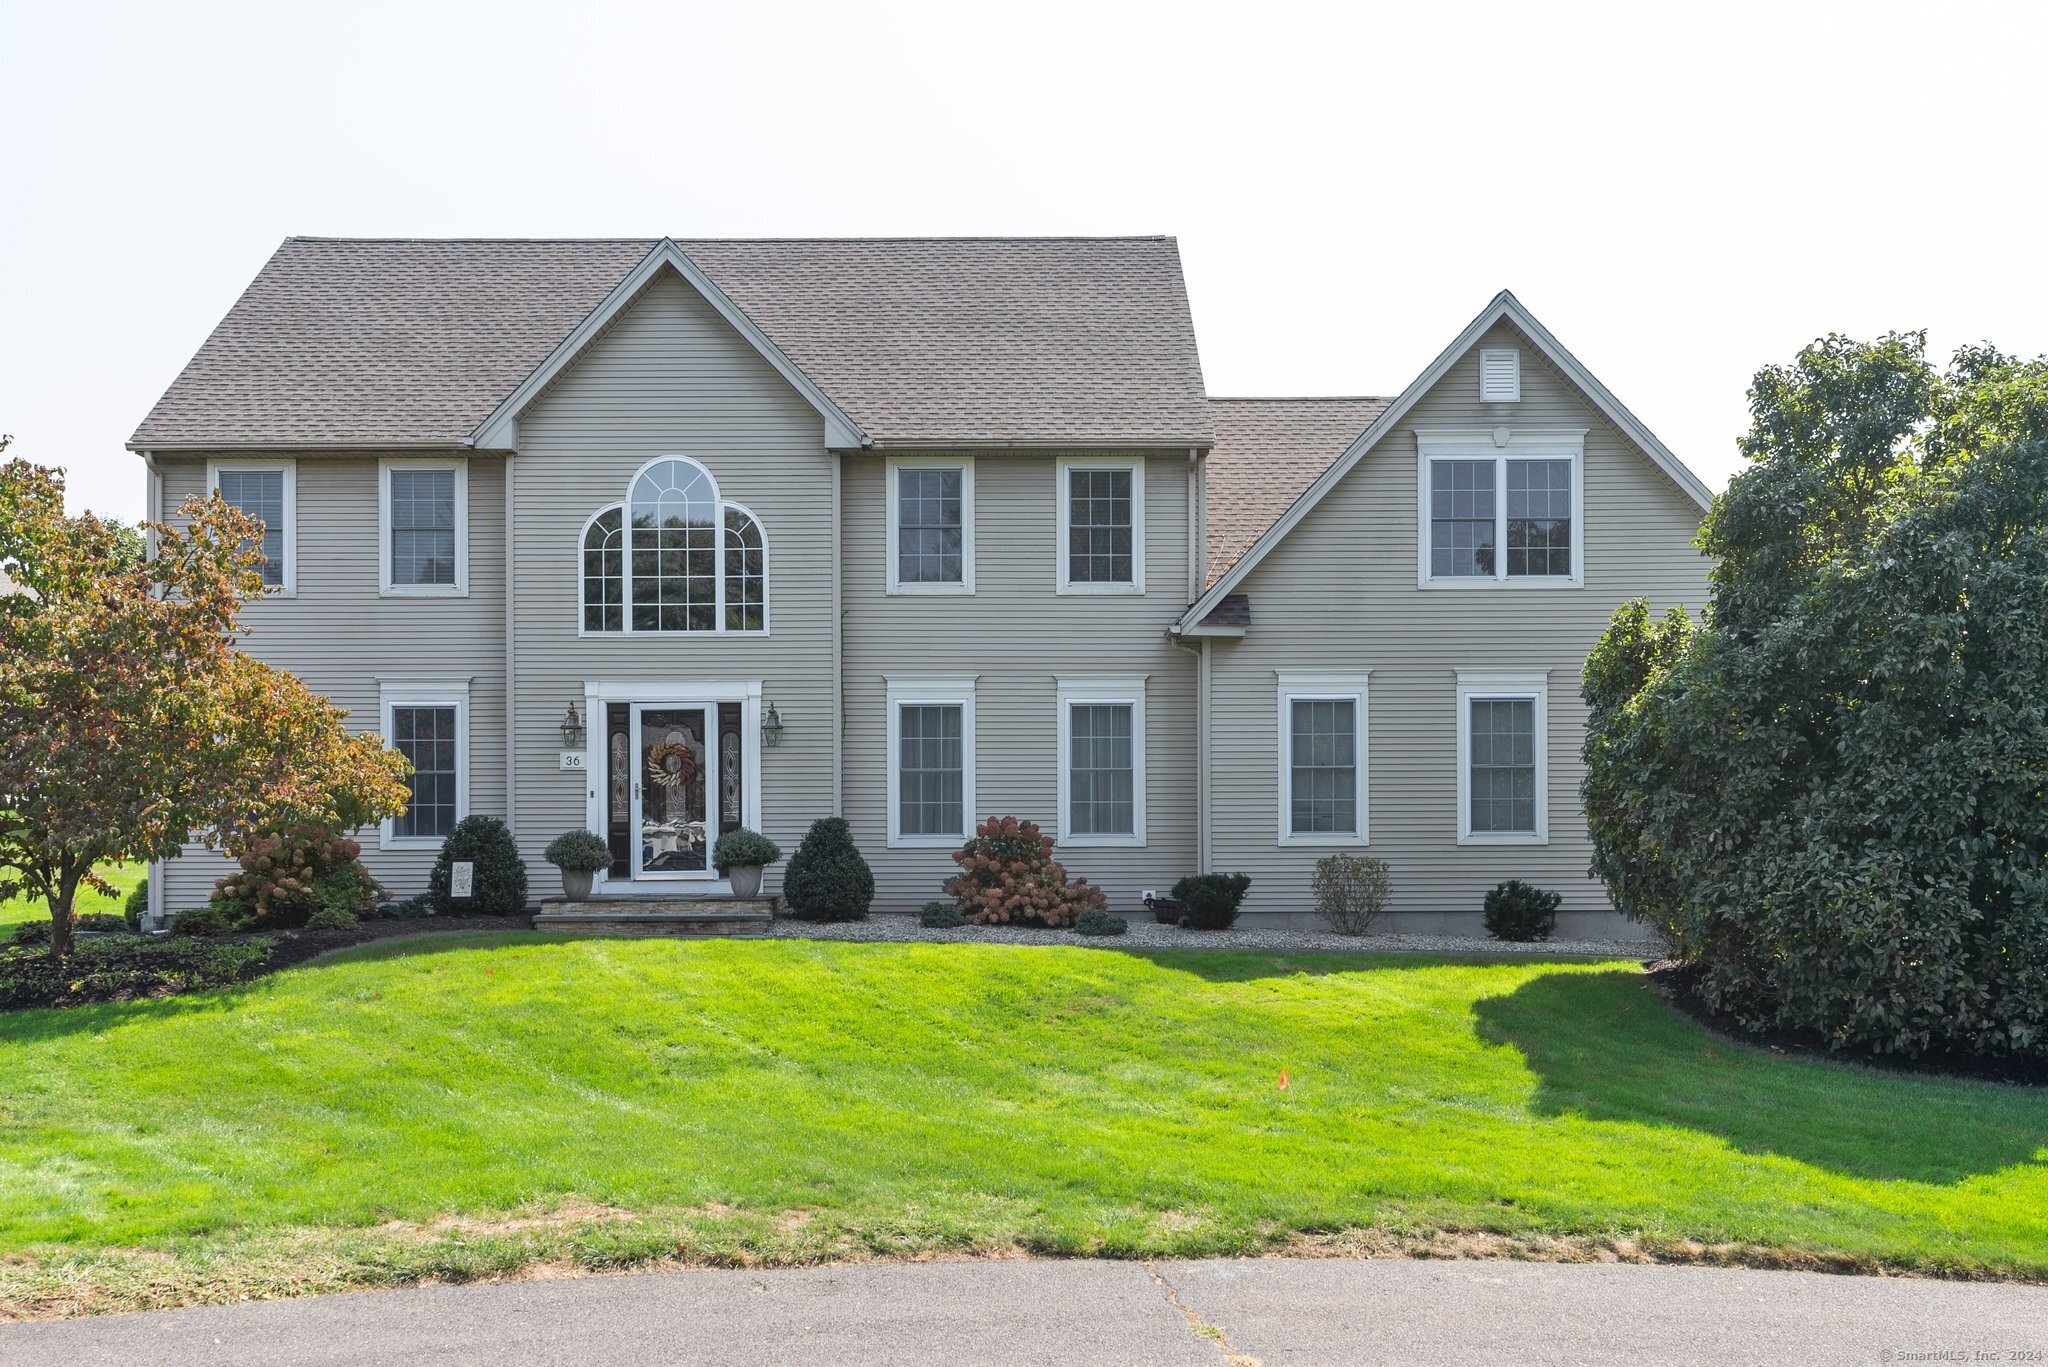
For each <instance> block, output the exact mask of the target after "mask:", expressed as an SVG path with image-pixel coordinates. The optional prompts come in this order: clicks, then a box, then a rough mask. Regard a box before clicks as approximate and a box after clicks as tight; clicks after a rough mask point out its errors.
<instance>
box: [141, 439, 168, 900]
mask: <svg viewBox="0 0 2048 1367" xmlns="http://www.w3.org/2000/svg"><path fill="white" fill-rule="evenodd" d="M142 468H143V470H144V471H145V472H146V473H145V474H144V476H143V494H142V518H143V521H145V522H161V521H163V520H164V472H163V471H162V470H160V469H158V468H157V463H156V453H155V452H153V451H144V452H143V453H142ZM157 550H158V547H157V539H156V533H155V532H144V533H143V534H142V554H143V558H144V559H146V560H154V559H156V557H157ZM144 876H145V877H146V878H148V879H149V898H148V901H147V903H146V905H145V906H144V908H143V919H144V920H145V921H146V922H147V924H145V925H144V926H143V927H142V928H143V929H144V930H156V929H158V928H159V927H161V926H162V925H163V923H164V861H163V860H161V859H152V860H150V861H149V870H148V872H147V873H146V874H145V875H144Z"/></svg>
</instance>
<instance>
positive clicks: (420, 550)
mask: <svg viewBox="0 0 2048 1367" xmlns="http://www.w3.org/2000/svg"><path fill="white" fill-rule="evenodd" d="M377 473H378V480H379V485H378V498H377V503H378V511H379V517H378V522H379V523H380V528H379V535H380V538H381V541H380V546H379V552H378V561H379V568H380V571H381V574H382V580H381V585H380V591H381V592H383V593H385V594H402V595H415V594H417V595H434V594H445V595H451V596H460V595H462V594H466V593H468V592H469V466H468V464H467V463H466V462H463V461H429V460H384V461H380V462H378V472H377Z"/></svg>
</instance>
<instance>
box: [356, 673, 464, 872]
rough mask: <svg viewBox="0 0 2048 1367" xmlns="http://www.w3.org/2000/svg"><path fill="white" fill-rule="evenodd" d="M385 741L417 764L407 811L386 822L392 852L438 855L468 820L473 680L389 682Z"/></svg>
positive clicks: (384, 842)
mask: <svg viewBox="0 0 2048 1367" xmlns="http://www.w3.org/2000/svg"><path fill="white" fill-rule="evenodd" d="M378 695H379V702H380V704H381V708H382V711H383V716H384V739H385V741H386V743H387V744H389V745H390V746H391V748H392V749H394V750H396V751H398V753H400V754H401V755H404V756H405V757H406V759H407V760H409V761H410V762H411V764H412V776H411V777H410V778H408V779H407V780H406V786H407V788H408V789H409V790H410V793H409V798H408V801H407V802H406V807H405V810H404V811H403V812H400V813H399V814H398V815H397V816H394V817H390V818H388V819H386V821H385V822H384V827H383V831H382V837H381V840H380V844H381V846H382V847H383V848H384V849H387V850H437V849H439V848H441V842H442V841H443V840H445V839H446V838H447V837H448V834H449V832H451V831H453V830H454V829H455V824H456V823H457V822H459V821H461V820H462V818H464V817H465V816H468V815H469V680H467V679H460V678H458V679H384V680H380V681H379V684H378Z"/></svg>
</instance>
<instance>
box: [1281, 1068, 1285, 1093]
mask: <svg viewBox="0 0 2048 1367" xmlns="http://www.w3.org/2000/svg"><path fill="white" fill-rule="evenodd" d="M1280 1090H1281V1091H1283V1092H1284V1091H1286V1090H1287V1069H1286V1068H1285V1067H1284V1066H1283V1067H1282V1068H1281V1069H1280Z"/></svg>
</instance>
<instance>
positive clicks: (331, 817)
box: [0, 460, 406, 958]
mask: <svg viewBox="0 0 2048 1367" xmlns="http://www.w3.org/2000/svg"><path fill="white" fill-rule="evenodd" d="M181 511H182V513H183V515H184V517H185V518H186V519H187V522H188V525H187V526H186V527H185V528H184V529H183V530H179V529H174V528H171V527H155V528H153V529H152V530H153V531H154V532H155V533H156V536H157V555H156V557H155V558H154V559H152V560H148V561H143V560H137V559H134V558H132V557H131V556H130V555H129V554H128V553H127V551H126V549H125V548H124V546H123V544H122V538H121V535H120V532H119V530H118V529H117V528H116V527H115V526H114V525H112V524H109V523H108V522H105V521H103V520H101V519H99V518H96V517H93V516H92V515H91V514H89V513H88V514H85V515H83V516H79V517H66V516H65V515H64V484H63V479H62V476H61V475H59V474H58V472H56V471H54V470H48V469H44V468H43V467H41V466H37V465H31V464H29V463H28V462H27V461H22V460H14V461H7V462H5V463H0V562H8V563H9V574H10V575H11V577H12V578H13V579H14V581H15V584H16V586H17V589H18V591H17V592H14V593H11V594H8V595H5V596H0V899H4V898H7V897H11V896H13V895H15V894H16V893H18V892H23V891H26V892H28V893H29V894H31V895H34V896H37V897H40V898H42V899H43V900H44V901H45V902H46V903H47V904H48V906H49V908H50V919H51V924H52V933H51V937H50V950H51V953H52V954H54V955H56V956H57V957H59V958H62V957H64V956H66V955H68V954H69V953H70V952H71V949H72V931H73V928H74V915H73V906H74V902H75V899H76V896H77V893H78V889H79V888H80V887H93V888H97V889H99V890H101V891H103V892H111V891H112V889H111V888H109V887H108V886H107V884H106V883H105V881H104V880H102V879H101V878H100V877H99V876H98V875H97V874H95V873H94V872H93V870H94V869H95V868H96V867H98V866H100V865H102V864H106V863H110V862H113V861H137V860H148V859H158V858H163V857H166V856H169V855H172V854H175V853H176V852H177V850H178V847H179V846H180V845H181V844H182V843H183V842H184V841H185V840H187V839H188V838H194V837H196V838H198V839H201V840H203V841H205V842H207V843H209V844H215V845H218V844H229V845H233V844H235V843H236V842H238V841H243V840H247V839H249V838H251V837H253V836H255V835H258V834H262V833H265V832H274V831H282V830H287V829H290V828H292V827H294V826H301V825H312V826H318V827H320V828H322V829H327V830H335V831H345V830H351V829H354V828H355V827H357V826H360V825H363V824H365V823H367V822H370V821H375V820H378V819H380V818H381V817H383V816H385V815H388V814H392V813H395V812H397V811H400V810H403V808H404V805H405V801H406V787H405V781H404V776H405V761H404V759H403V758H402V757H401V756H398V755H396V754H393V753H392V752H390V751H387V750H385V749H384V747H383V745H382V743H381V742H380V741H379V740H378V738H377V737H375V736H365V735H351V734H349V733H348V732H347V731H346V730H344V729H343V727H342V718H343V717H344V715H346V714H345V713H343V712H342V711H341V710H340V709H338V708H336V707H335V706H334V705H333V704H332V703H330V702H328V701H327V700H326V699H325V698H322V697H320V696H318V695H316V694H314V693H313V692H311V691H310V690H309V689H307V688H306V686H305V685H304V684H302V683H300V682H299V681H298V680H297V679H296V678H294V677H293V676H291V675H290V674H286V673H284V672H283V671H281V670H276V669H272V668H270V667H269V666H268V665H265V664H263V663H262V662H260V661H258V660H254V659H252V658H250V657H249V656H247V655H245V654H243V653H242V652H240V651H239V650H237V649H236V648H235V641H236V639H237V637H238V636H239V635H240V634H241V631H242V628H241V626H240V625H239V624H238V622H237V613H238V612H239V610H240V607H241V603H242V601H243V599H245V598H247V597H251V596H254V595H255V594H258V593H261V592H262V591H263V586H262V578H261V575H260V574H259V573H258V571H257V568H256V567H257V561H258V559H259V556H260V551H259V549H258V547H259V545H260V534H261V530H262V524H261V523H259V522H257V521H255V520H254V519H251V518H249V517H247V516H245V515H244V514H242V513H241V512H239V511H238V510H236V509H234V508H231V507H229V506H228V505H227V504H225V503H223V502H221V501H220V500H219V499H204V500H202V499H196V498H195V499H193V500H191V501H189V502H187V503H186V505H185V506H184V508H183V509H182V510H181Z"/></svg>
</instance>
